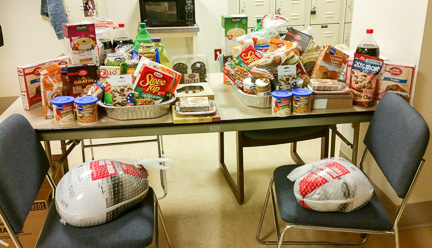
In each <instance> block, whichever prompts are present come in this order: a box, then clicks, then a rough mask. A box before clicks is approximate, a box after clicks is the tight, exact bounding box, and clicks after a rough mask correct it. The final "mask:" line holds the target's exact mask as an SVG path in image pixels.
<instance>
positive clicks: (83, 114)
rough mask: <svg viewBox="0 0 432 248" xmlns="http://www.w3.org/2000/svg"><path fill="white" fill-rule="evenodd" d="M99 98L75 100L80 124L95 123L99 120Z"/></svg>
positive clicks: (91, 97) (84, 97)
mask: <svg viewBox="0 0 432 248" xmlns="http://www.w3.org/2000/svg"><path fill="white" fill-rule="evenodd" d="M97 101H98V98H97V97H95V96H83V97H78V98H76V99H75V109H76V113H77V122H78V123H79V124H91V123H95V122H96V121H97V119H98V109H97Z"/></svg>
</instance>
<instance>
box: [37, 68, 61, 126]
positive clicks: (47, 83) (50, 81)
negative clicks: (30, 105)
mask: <svg viewBox="0 0 432 248" xmlns="http://www.w3.org/2000/svg"><path fill="white" fill-rule="evenodd" d="M40 73H41V86H42V88H41V91H42V92H41V93H42V106H43V114H44V117H45V119H51V118H54V112H53V106H52V104H51V99H53V98H56V97H58V96H62V95H63V82H62V80H61V68H60V66H59V65H58V64H53V65H49V66H47V67H44V68H42V69H41V70H40Z"/></svg>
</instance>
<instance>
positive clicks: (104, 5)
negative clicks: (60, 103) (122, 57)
mask: <svg viewBox="0 0 432 248" xmlns="http://www.w3.org/2000/svg"><path fill="white" fill-rule="evenodd" d="M63 2H64V5H65V9H66V11H67V13H68V14H69V15H70V16H69V22H78V21H82V20H83V19H84V14H83V12H82V10H80V9H79V5H80V3H81V2H82V0H64V1H63ZM96 4H97V8H98V11H99V13H100V14H99V15H100V16H104V17H109V18H111V19H112V20H113V21H114V22H116V23H119V22H123V23H125V26H126V29H127V31H128V32H129V34H130V35H131V36H132V37H135V35H136V33H137V28H138V24H139V20H140V16H139V4H138V0H124V1H118V0H97V1H96ZM228 4H229V0H195V5H196V11H195V13H196V20H197V23H198V25H199V27H200V31H199V33H198V47H199V54H204V55H206V57H207V62H208V65H209V71H211V72H216V71H218V66H217V63H216V62H215V61H214V56H213V51H214V49H216V48H222V38H221V23H220V20H221V15H226V14H229V12H228ZM24 6H25V7H24ZM0 24H1V25H2V28H3V35H4V39H5V40H4V41H5V45H4V46H3V47H0V58H1V59H0V79H1V81H0V88H1V91H0V97H2V96H18V95H19V94H20V93H19V85H18V77H17V73H16V67H17V66H18V65H26V64H30V63H34V62H37V61H42V60H46V59H50V58H55V57H57V56H58V55H59V54H61V53H64V45H63V41H62V40H57V37H56V36H55V33H54V29H53V28H52V27H51V24H50V22H49V19H48V18H44V17H42V16H41V15H40V1H38V0H2V1H1V7H0ZM162 42H163V43H164V44H165V46H166V47H167V51H168V54H169V56H173V55H179V54H189V50H188V49H187V48H186V47H187V42H188V41H187V40H186V39H183V38H182V39H166V40H163V41H162Z"/></svg>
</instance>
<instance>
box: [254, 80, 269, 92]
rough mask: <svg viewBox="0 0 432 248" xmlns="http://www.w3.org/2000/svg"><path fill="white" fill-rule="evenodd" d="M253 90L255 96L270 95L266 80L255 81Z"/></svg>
mask: <svg viewBox="0 0 432 248" xmlns="http://www.w3.org/2000/svg"><path fill="white" fill-rule="evenodd" d="M255 89H256V95H257V96H269V95H270V94H271V84H270V80H269V79H267V78H265V79H264V78H263V79H257V80H256V81H255Z"/></svg>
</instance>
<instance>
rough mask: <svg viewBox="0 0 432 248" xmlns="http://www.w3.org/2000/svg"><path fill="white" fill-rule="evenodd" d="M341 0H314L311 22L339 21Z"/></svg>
mask: <svg viewBox="0 0 432 248" xmlns="http://www.w3.org/2000/svg"><path fill="white" fill-rule="evenodd" d="M340 17H341V0H312V4H311V24H325V23H339V22H340Z"/></svg>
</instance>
